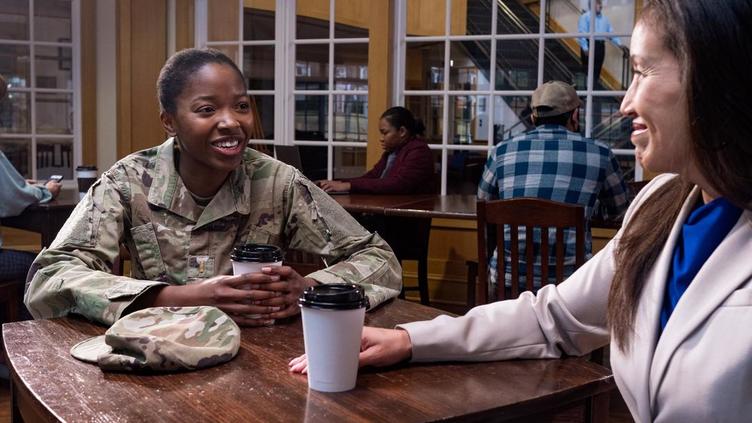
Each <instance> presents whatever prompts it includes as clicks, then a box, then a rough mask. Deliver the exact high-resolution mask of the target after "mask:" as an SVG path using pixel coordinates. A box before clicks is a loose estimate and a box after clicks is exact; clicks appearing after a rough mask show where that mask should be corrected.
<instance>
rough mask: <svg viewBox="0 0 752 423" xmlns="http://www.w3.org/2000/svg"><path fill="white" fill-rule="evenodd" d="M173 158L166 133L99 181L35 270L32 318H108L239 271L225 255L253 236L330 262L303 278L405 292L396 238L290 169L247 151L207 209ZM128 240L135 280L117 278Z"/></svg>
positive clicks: (371, 291)
mask: <svg viewBox="0 0 752 423" xmlns="http://www.w3.org/2000/svg"><path fill="white" fill-rule="evenodd" d="M174 159H175V151H174V143H173V140H172V139H168V140H167V141H166V142H165V143H164V144H162V145H160V146H158V147H154V148H151V149H148V150H143V151H140V152H137V153H134V154H131V155H129V156H128V157H125V158H124V159H122V160H120V161H119V162H118V163H116V164H115V165H114V166H113V167H112V168H111V169H110V170H108V171H107V172H105V173H104V174H103V175H102V177H101V178H100V179H99V180H98V181H97V182H96V183H95V184H94V185H93V186H92V188H91V189H90V190H89V192H88V194H87V195H86V197H85V198H84V199H83V200H82V201H81V202H80V203H79V204H78V206H77V207H76V208H75V210H74V211H73V213H72V214H71V216H70V218H69V219H68V221H67V222H66V223H65V225H64V226H63V229H62V230H61V231H60V233H59V234H58V235H57V237H56V238H55V241H53V243H52V245H51V246H50V248H49V249H46V250H43V251H42V252H41V253H40V254H39V256H38V257H37V258H36V260H35V262H34V265H33V266H32V268H33V269H36V270H37V271H36V273H35V274H34V277H33V278H32V279H31V281H30V285H29V287H28V290H27V293H26V297H25V303H26V305H27V307H28V308H29V310H30V311H31V313H32V315H34V317H36V318H49V317H56V316H63V315H65V314H67V313H69V312H72V313H77V314H81V315H84V316H86V317H88V318H90V319H93V320H96V321H100V322H103V323H106V324H112V323H113V322H114V321H116V320H117V319H119V318H120V317H121V315H122V314H123V311H126V310H127V311H128V312H131V311H134V310H130V309H128V306H129V305H130V304H131V303H132V302H133V301H134V300H135V299H136V298H137V297H138V296H139V295H141V294H143V293H144V292H146V291H147V290H149V289H150V288H153V287H156V286H160V285H164V284H173V285H183V284H187V283H191V282H193V281H198V280H203V279H206V278H209V277H212V276H215V275H223V274H232V264H231V261H230V252H231V250H232V248H233V247H235V246H237V245H241V244H244V243H248V242H253V243H267V244H274V245H277V246H279V247H281V248H282V249H297V250H302V251H307V252H310V253H315V254H318V255H321V256H322V257H324V258H325V259H327V262H328V263H330V264H331V265H330V267H328V268H326V269H323V270H319V271H316V272H314V273H311V274H310V275H308V276H309V277H312V278H313V279H316V280H317V281H319V282H321V283H335V282H352V283H357V284H361V285H363V286H364V288H365V289H366V293H367V295H368V297H369V300H370V303H371V306H372V307H373V306H376V305H378V304H380V303H382V302H383V301H385V300H387V299H388V298H391V297H394V296H396V295H397V294H398V293H399V290H400V288H401V267H400V264H399V262H398V261H397V259H396V257H395V255H394V253H393V252H392V250H391V248H390V247H389V245H387V243H386V242H385V241H384V240H383V239H381V237H379V235H378V234H375V233H374V234H371V233H369V232H368V231H366V230H365V229H364V228H363V227H362V226H360V225H359V224H358V223H357V222H356V221H355V219H353V217H352V216H350V215H349V214H348V213H347V212H346V211H345V210H343V209H342V208H341V207H340V206H339V205H338V204H337V203H336V202H335V201H334V200H332V199H331V198H330V197H329V195H328V194H326V193H324V192H323V191H321V190H320V189H319V188H318V187H316V186H315V184H313V183H311V182H310V181H309V180H308V179H306V178H305V177H304V176H302V175H301V174H300V173H299V172H298V171H297V170H296V169H295V168H293V167H291V166H288V165H285V164H283V163H281V162H278V161H276V160H274V159H272V158H270V157H268V156H266V155H264V154H261V153H259V152H257V151H255V150H252V149H247V150H246V152H245V155H244V157H243V162H242V163H241V165H240V166H239V167H238V169H236V170H235V171H234V172H233V173H232V174H231V175H230V176H229V177H228V179H227V181H225V184H224V185H223V186H222V187H221V188H220V190H219V191H218V192H217V193H216V194H215V195H214V197H213V198H212V200H211V202H210V203H209V204H208V205H206V207H205V208H202V207H200V206H198V205H197V204H196V202H195V201H194V199H193V197H192V196H191V194H190V192H189V191H188V190H187V189H186V187H185V185H183V182H182V180H181V178H180V176H179V175H178V173H177V170H176V168H175V160H174ZM121 244H123V245H125V246H126V247H127V249H128V250H129V252H130V255H131V260H132V262H131V263H132V264H131V276H132V277H125V276H116V275H113V274H111V273H110V272H111V268H112V263H113V261H114V260H115V259H116V257H117V256H118V252H119V246H120V245H121Z"/></svg>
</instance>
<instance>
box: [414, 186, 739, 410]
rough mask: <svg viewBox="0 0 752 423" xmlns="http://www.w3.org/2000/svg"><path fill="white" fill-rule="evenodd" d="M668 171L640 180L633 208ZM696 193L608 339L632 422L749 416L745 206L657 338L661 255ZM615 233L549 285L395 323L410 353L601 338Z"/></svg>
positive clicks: (534, 351) (501, 349)
mask: <svg viewBox="0 0 752 423" xmlns="http://www.w3.org/2000/svg"><path fill="white" fill-rule="evenodd" d="M672 177H674V175H662V176H660V177H658V178H656V179H655V180H654V181H653V182H651V183H650V184H649V185H647V186H646V187H645V188H644V189H643V190H642V191H641V192H640V194H639V195H638V196H637V198H636V199H635V201H634V202H633V204H632V205H631V206H630V208H629V210H628V211H627V215H626V217H625V221H626V222H628V221H629V218H630V217H631V216H632V215H633V213H634V211H635V209H636V208H637V207H639V205H640V204H641V203H642V202H643V201H646V199H647V198H648V197H649V196H650V194H651V193H652V192H654V191H655V189H656V188H657V187H659V186H660V185H662V184H664V183H665V182H666V181H668V180H670V179H671V178H672ZM700 195H701V193H700V190H699V189H698V188H695V189H694V191H692V193H691V194H690V196H689V198H688V199H687V201H686V202H685V204H684V208H683V209H682V211H681V214H680V216H679V218H678V219H677V221H676V223H675V225H674V227H673V229H672V231H671V234H670V235H669V238H668V240H667V242H666V245H665V246H664V248H663V250H662V252H661V253H660V255H659V257H658V259H657V261H656V264H655V266H654V268H653V270H652V272H651V273H650V276H649V280H648V281H647V283H646V285H645V287H644V290H643V294H642V298H641V300H640V304H639V307H638V310H637V314H636V319H635V336H634V338H633V342H632V346H631V348H630V349H629V350H628V351H626V352H621V351H619V350H618V349H617V348H616V347H615V346H614V345H612V346H611V365H612V368H613V372H614V378H615V379H616V383H617V385H618V387H619V390H620V391H621V393H622V395H623V396H624V400H625V401H626V403H627V406H629V410H630V411H631V413H632V416H633V417H634V418H635V420H636V421H638V422H650V421H655V422H711V421H713V422H721V421H723V422H737V421H750V420H749V419H752V212H750V211H749V210H746V211H744V212H743V213H742V216H741V217H740V219H739V221H738V222H737V224H736V225H735V226H734V228H733V229H732V230H731V232H730V233H729V234H728V235H727V236H726V238H725V239H724V240H723V241H722V242H721V244H720V245H719V246H718V248H717V249H716V250H715V251H714V252H713V254H712V255H711V256H710V257H709V258H708V260H707V261H706V262H705V264H704V265H703V267H702V268H701V269H700V271H699V272H698V274H697V276H696V277H695V279H694V280H693V281H692V283H691V284H690V286H689V288H688V289H687V291H686V292H685V293H684V295H683V296H682V298H681V300H680V301H679V303H678V304H677V306H676V308H675V309H674V312H673V314H672V315H671V318H670V319H669V322H668V324H667V325H666V328H665V330H664V331H663V333H662V334H660V338H659V332H658V330H659V316H660V310H661V306H662V304H663V295H664V291H665V287H666V280H667V277H668V271H669V267H670V265H671V257H672V254H673V250H674V245H675V244H676V240H677V237H678V235H679V233H680V230H681V227H682V224H683V222H684V221H685V220H686V217H687V215H688V213H689V212H690V211H691V209H692V205H693V204H694V203H695V201H697V200H698V198H699V196H700ZM620 237H621V232H619V233H618V234H617V235H616V237H615V238H614V239H613V240H612V241H611V242H610V243H609V244H608V245H607V246H606V247H605V248H604V249H603V250H602V251H601V252H599V253H598V254H597V255H595V256H594V257H593V258H592V259H591V260H589V261H588V262H587V263H586V264H585V265H584V266H583V267H581V268H580V269H579V270H578V271H577V272H575V273H574V274H573V275H572V276H571V277H570V278H569V279H567V280H566V281H565V282H563V283H562V284H560V285H559V286H558V287H556V286H553V285H549V286H546V287H545V288H543V289H541V290H540V291H539V292H538V295H537V297H536V296H534V295H532V294H531V293H529V292H526V293H524V294H523V295H521V296H520V298H518V299H517V300H511V301H503V302H497V303H492V304H488V305H484V306H479V307H476V308H474V309H472V310H471V311H470V312H468V314H466V315H465V316H462V317H458V318H450V317H448V316H440V317H437V318H436V319H434V320H431V321H427V322H415V323H409V324H405V325H401V327H402V328H404V329H405V330H407V331H408V333H409V334H410V339H411V340H412V343H413V357H412V360H413V361H437V360H470V361H482V360H503V359H509V358H553V357H560V356H561V355H562V354H565V355H581V354H585V353H587V352H589V351H591V350H593V349H595V348H597V347H600V346H602V345H605V344H606V343H608V340H609V332H608V330H607V327H606V319H605V316H606V305H607V298H608V291H609V287H610V284H611V280H612V279H613V274H614V257H613V252H614V247H615V245H616V244H617V243H618V240H619V238H620Z"/></svg>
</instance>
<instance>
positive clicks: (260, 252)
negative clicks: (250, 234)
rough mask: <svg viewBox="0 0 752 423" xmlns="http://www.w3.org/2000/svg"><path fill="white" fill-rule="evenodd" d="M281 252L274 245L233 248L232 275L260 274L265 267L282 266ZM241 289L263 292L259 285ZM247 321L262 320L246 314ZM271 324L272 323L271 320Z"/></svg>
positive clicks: (255, 315) (231, 255) (258, 316)
mask: <svg viewBox="0 0 752 423" xmlns="http://www.w3.org/2000/svg"><path fill="white" fill-rule="evenodd" d="M282 258H283V255H282V250H281V249H280V248H279V247H277V246H276V245H268V244H245V245H242V246H240V247H235V248H233V250H232V253H231V254H230V259H231V260H232V273H233V274H234V275H243V274H246V273H261V272H262V269H264V268H265V267H276V266H282ZM241 289H254V290H263V289H264V287H263V286H261V285H245V286H241ZM245 317H247V318H249V319H259V318H262V316H261V315H259V314H247V315H245ZM271 323H274V321H273V320H272V321H271Z"/></svg>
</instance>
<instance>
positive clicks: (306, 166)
mask: <svg viewBox="0 0 752 423" xmlns="http://www.w3.org/2000/svg"><path fill="white" fill-rule="evenodd" d="M298 150H299V151H300V162H301V164H302V165H303V174H304V175H305V176H306V177H307V178H308V179H310V180H312V181H318V180H321V179H327V177H326V175H327V173H326V166H327V156H326V155H327V147H326V146H319V145H299V146H298Z"/></svg>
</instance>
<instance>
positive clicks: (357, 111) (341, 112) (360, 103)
mask: <svg viewBox="0 0 752 423" xmlns="http://www.w3.org/2000/svg"><path fill="white" fill-rule="evenodd" d="M334 140H335V141H362V142H367V141H368V96H366V95H335V96H334Z"/></svg>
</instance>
